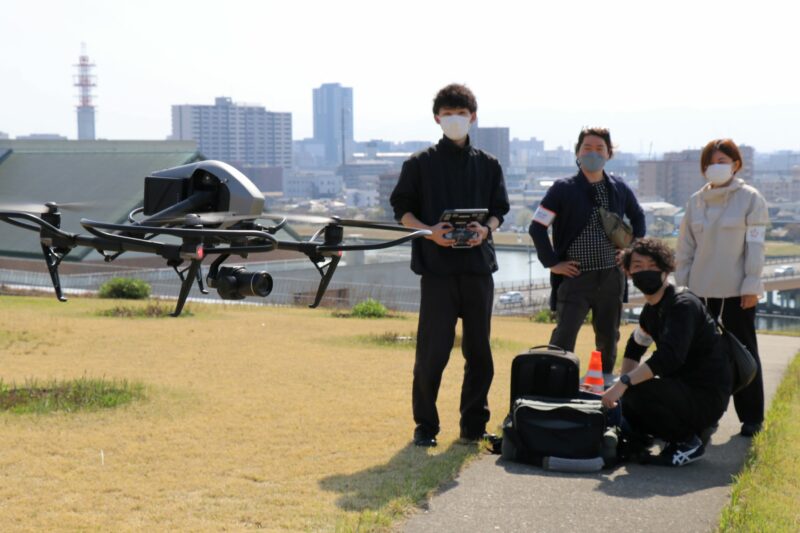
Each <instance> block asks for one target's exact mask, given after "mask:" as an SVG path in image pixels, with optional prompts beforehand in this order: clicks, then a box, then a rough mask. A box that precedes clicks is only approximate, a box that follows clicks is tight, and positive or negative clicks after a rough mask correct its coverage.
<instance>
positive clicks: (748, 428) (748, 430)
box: [740, 422, 761, 437]
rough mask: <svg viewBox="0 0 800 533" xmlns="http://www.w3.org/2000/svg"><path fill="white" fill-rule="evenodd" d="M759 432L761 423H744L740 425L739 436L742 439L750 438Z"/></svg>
mask: <svg viewBox="0 0 800 533" xmlns="http://www.w3.org/2000/svg"><path fill="white" fill-rule="evenodd" d="M759 431H761V422H745V423H744V424H742V431H741V433H740V435H741V436H742V437H752V436H753V435H755V434H756V433H758V432H759Z"/></svg>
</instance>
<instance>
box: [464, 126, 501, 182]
mask: <svg viewBox="0 0 800 533" xmlns="http://www.w3.org/2000/svg"><path fill="white" fill-rule="evenodd" d="M509 133H510V132H509V129H508V128H483V127H478V126H473V127H472V129H471V130H470V131H469V138H470V143H471V144H472V146H474V147H475V148H480V149H481V150H483V151H484V152H488V153H490V154H492V155H493V156H495V157H496V158H497V160H498V161H499V162H500V166H502V167H503V170H504V171H507V170H508V167H509V166H510V165H511V150H510V144H511V141H510V135H509Z"/></svg>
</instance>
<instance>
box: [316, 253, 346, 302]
mask: <svg viewBox="0 0 800 533" xmlns="http://www.w3.org/2000/svg"><path fill="white" fill-rule="evenodd" d="M315 259H317V258H312V259H311V262H312V263H314V267H315V268H316V269H317V272H319V275H320V276H322V279H321V280H320V282H319V287H317V294H316V296H315V297H314V303H312V304H309V306H308V307H310V308H311V309H314V308H316V307H317V306H319V304H320V302H321V301H322V297H323V296H324V295H325V291H326V290H327V289H328V284H329V283H330V282H331V278H332V277H333V273H334V272H335V271H336V265H338V264H339V261H340V260H341V259H342V258H341V256H340V255H338V254H337V255H333V256H330V259H329V260H328V262H327V263H326V262H324V261H325V260H324V258H322V257H320V258H318V259H319V260H318V261H317V260H315Z"/></svg>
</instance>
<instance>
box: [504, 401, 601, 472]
mask: <svg viewBox="0 0 800 533" xmlns="http://www.w3.org/2000/svg"><path fill="white" fill-rule="evenodd" d="M585 396H586V397H587V398H591V399H583V398H573V399H558V398H547V397H542V396H527V397H522V398H518V399H517V400H516V401H515V402H514V406H513V408H512V410H511V413H510V414H509V416H508V417H507V418H506V420H505V422H504V423H503V442H502V455H503V459H506V460H511V461H520V462H524V463H531V464H535V465H539V466H541V465H542V460H543V459H544V458H545V457H559V458H565V459H594V458H597V457H601V456H603V455H605V453H604V449H603V443H604V440H603V437H604V434H605V432H606V413H605V409H604V408H603V406H602V404H601V402H600V400H599V399H598V398H599V397H598V396H596V395H590V394H587V395H585Z"/></svg>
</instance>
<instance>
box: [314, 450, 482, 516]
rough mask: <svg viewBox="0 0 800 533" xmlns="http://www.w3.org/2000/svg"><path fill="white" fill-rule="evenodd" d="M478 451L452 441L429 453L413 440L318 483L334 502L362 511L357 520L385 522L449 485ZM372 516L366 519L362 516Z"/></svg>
mask: <svg viewBox="0 0 800 533" xmlns="http://www.w3.org/2000/svg"><path fill="white" fill-rule="evenodd" d="M478 453H479V449H478V446H477V445H462V444H458V443H453V444H451V445H450V447H448V448H447V449H446V450H445V451H444V452H441V453H435V454H434V453H432V452H431V451H430V450H429V449H427V448H419V447H417V446H414V445H413V444H409V445H407V446H405V447H404V448H403V449H401V450H400V451H398V452H397V453H396V454H395V455H394V457H392V458H391V459H390V460H389V462H387V463H386V464H383V465H379V466H373V467H371V468H368V469H366V470H362V471H360V472H355V473H353V474H346V475H336V476H330V477H327V478H325V479H323V480H321V481H320V487H321V488H322V489H323V490H326V491H330V492H338V493H340V494H341V496H340V497H339V498H338V499H337V501H336V505H337V506H338V507H339V508H340V509H342V510H344V511H349V512H358V513H362V515H364V516H361V517H359V518H358V519H357V520H358V522H359V524H360V525H361V526H364V525H365V522H369V523H370V524H372V525H387V524H388V523H390V522H391V521H392V520H393V519H395V518H398V517H400V516H402V515H404V514H405V513H407V512H408V511H409V510H410V509H411V508H412V507H413V506H415V505H418V504H420V503H421V502H422V501H423V500H425V498H427V497H428V496H429V495H430V494H431V493H432V492H433V491H435V490H437V489H439V488H444V489H447V488H449V487H448V485H449V486H450V487H452V481H453V480H454V479H455V477H456V475H458V473H459V471H460V470H461V467H462V466H463V465H464V463H465V462H466V461H467V460H468V459H469V458H470V457H473V456H475V455H477V454H478ZM366 515H369V516H371V517H372V518H368V519H366V520H365V516H366Z"/></svg>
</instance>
